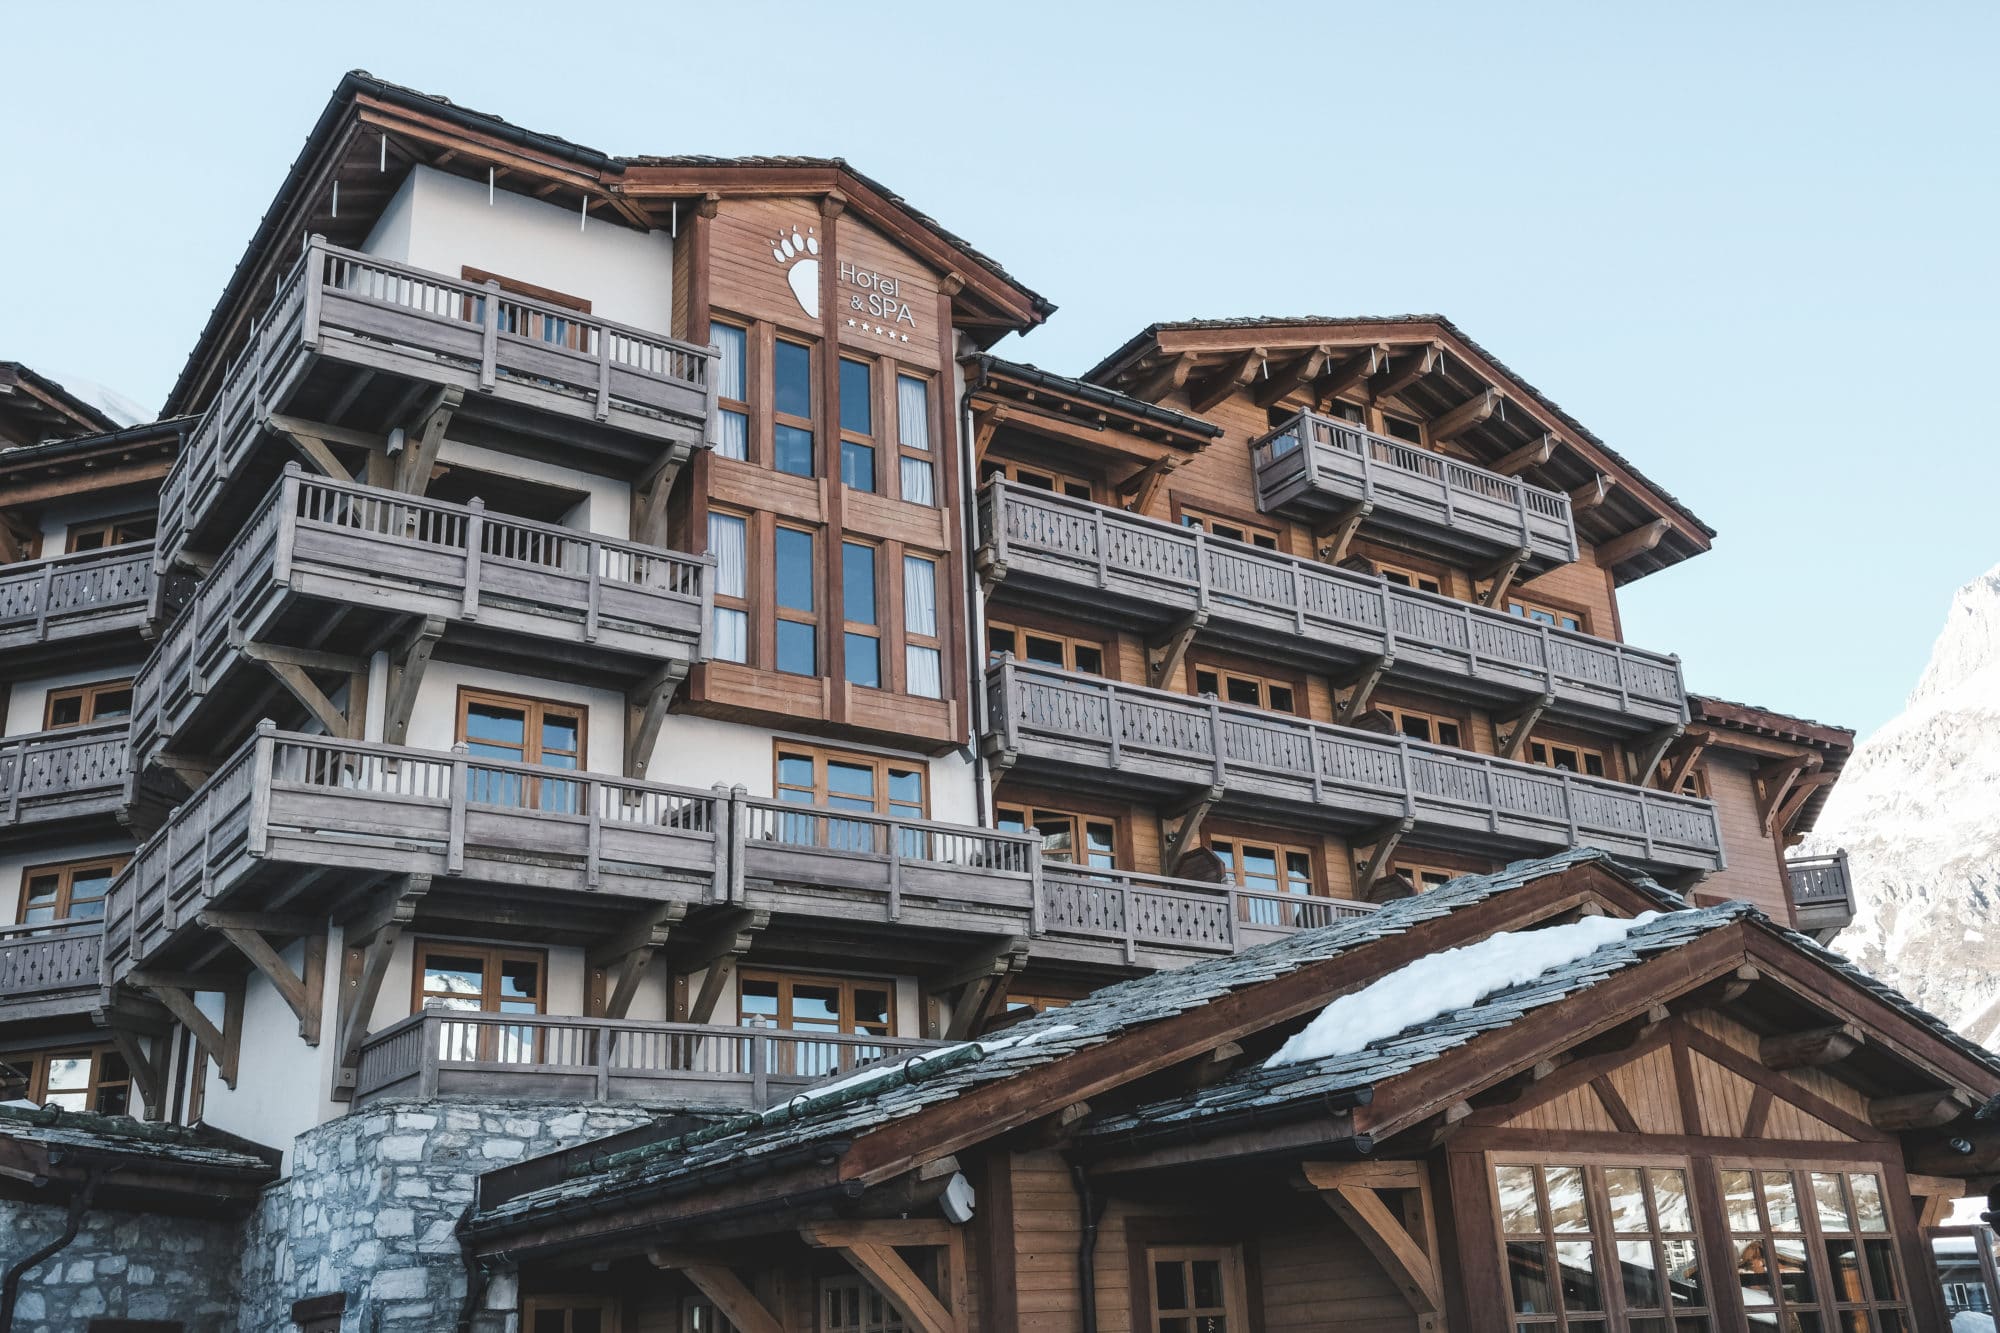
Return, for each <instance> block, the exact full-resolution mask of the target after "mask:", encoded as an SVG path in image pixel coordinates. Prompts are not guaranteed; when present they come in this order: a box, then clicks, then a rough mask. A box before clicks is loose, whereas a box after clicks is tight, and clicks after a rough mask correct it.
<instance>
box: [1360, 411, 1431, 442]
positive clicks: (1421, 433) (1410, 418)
mask: <svg viewBox="0 0 2000 1333" xmlns="http://www.w3.org/2000/svg"><path fill="white" fill-rule="evenodd" d="M1368 416H1369V426H1368V429H1370V430H1372V431H1373V432H1375V434H1377V435H1380V436H1381V437H1382V438H1383V439H1385V440H1394V441H1395V442H1396V443H1397V444H1407V445H1409V446H1410V447H1411V448H1413V449H1429V450H1431V451H1432V452H1433V453H1442V452H1443V451H1442V450H1440V449H1437V448H1435V447H1434V446H1433V445H1432V444H1431V423H1430V422H1428V421H1426V420H1424V419H1423V417H1422V416H1420V415H1419V414H1417V413H1415V412H1391V411H1388V410H1387V409H1385V408H1381V407H1373V408H1370V409H1369V412H1368ZM1391 421H1400V422H1402V423H1403V424H1404V425H1406V426H1410V427H1412V428H1414V429H1415V430H1416V432H1417V438H1416V439H1414V440H1409V439H1405V438H1403V437H1402V436H1401V435H1398V434H1396V432H1394V431H1393V430H1390V429H1389V423H1390V422H1391Z"/></svg>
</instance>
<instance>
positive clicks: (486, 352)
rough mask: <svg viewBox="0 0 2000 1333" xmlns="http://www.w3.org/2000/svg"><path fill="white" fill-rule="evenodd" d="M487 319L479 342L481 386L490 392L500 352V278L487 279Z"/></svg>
mask: <svg viewBox="0 0 2000 1333" xmlns="http://www.w3.org/2000/svg"><path fill="white" fill-rule="evenodd" d="M485 303H486V321H485V328H484V329H483V330H482V335H481V337H480V342H479V387H480V388H481V389H482V390H484V391H486V392H488V393H490V392H492V390H493V384H494V381H495V378H496V370H497V365H498V361H499V352H500V280H499V279H497V278H488V279H487V280H486V297H485Z"/></svg>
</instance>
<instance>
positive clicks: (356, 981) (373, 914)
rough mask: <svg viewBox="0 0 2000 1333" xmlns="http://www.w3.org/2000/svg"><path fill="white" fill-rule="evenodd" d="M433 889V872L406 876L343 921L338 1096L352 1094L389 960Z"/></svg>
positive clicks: (336, 1034) (337, 1022)
mask: <svg viewBox="0 0 2000 1333" xmlns="http://www.w3.org/2000/svg"><path fill="white" fill-rule="evenodd" d="M430 888H431V877H430V876H429V875H405V876H404V877H403V882H402V883H401V885H399V886H397V887H396V888H395V889H392V890H391V891H389V892H387V893H384V894H382V895H381V896H380V897H378V898H377V899H376V901H375V902H374V903H373V904H371V905H370V906H369V907H367V908H365V909H363V911H362V912H361V913H360V914H359V915H357V916H353V917H350V918H348V919H347V920H346V921H345V922H343V923H342V933H341V943H342V945H343V946H344V947H343V948H342V954H343V957H342V960H341V968H340V992H341V998H340V1003H339V1013H338V1014H336V1015H335V1020H334V1043H335V1046H336V1047H337V1049H336V1050H335V1051H334V1091H333V1095H334V1096H335V1097H336V1098H339V1099H341V1100H346V1099H347V1098H350V1097H352V1096H353V1095H354V1075H355V1069H356V1066H357V1065H358V1064H359V1063H360V1060H361V1042H362V1039H363V1038H365V1037H366V1036H367V1035H368V1019H369V1016H370V1015H371V1014H372V1013H374V1011H375V999H376V997H377V996H379V995H380V994H381V993H382V979H383V978H384V977H386V976H387V975H388V974H389V959H390V957H391V956H392V955H393V954H394V953H395V951H396V941H397V940H398V939H400V938H401V937H402V934H403V927H405V926H407V925H409V924H410V923H411V922H412V921H414V920H416V916H417V906H418V904H419V903H421V902H422V901H423V897H424V895H425V894H427V893H429V892H430Z"/></svg>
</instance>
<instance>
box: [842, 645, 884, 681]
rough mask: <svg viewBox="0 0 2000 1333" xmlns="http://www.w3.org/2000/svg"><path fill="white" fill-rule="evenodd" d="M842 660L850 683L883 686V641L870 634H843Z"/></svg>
mask: <svg viewBox="0 0 2000 1333" xmlns="http://www.w3.org/2000/svg"><path fill="white" fill-rule="evenodd" d="M842 660H843V662H844V664H845V666H846V668H847V679H848V683H849V684H853V685H859V686H862V687H863V688H865V689H870V690H879V689H881V688H882V641H881V640H880V639H877V638H875V637H874V636H872V635H868V634H853V633H849V634H847V635H844V636H843V651H842Z"/></svg>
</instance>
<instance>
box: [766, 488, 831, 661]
mask: <svg viewBox="0 0 2000 1333" xmlns="http://www.w3.org/2000/svg"><path fill="white" fill-rule="evenodd" d="M780 532H796V533H799V534H801V535H803V536H804V537H805V538H806V539H807V540H808V541H810V542H811V543H812V557H811V559H809V560H808V561H807V562H806V564H807V566H808V575H809V579H810V582H811V584H812V591H813V606H812V610H810V611H801V610H800V609H799V608H797V607H794V606H781V605H779V603H778V534H779V533H780ZM825 544H826V530H825V529H823V528H817V527H811V526H808V525H806V524H804V523H790V522H779V523H775V524H773V525H772V526H771V580H770V586H771V620H770V623H771V669H772V670H773V671H776V672H779V673H780V674H783V675H787V676H796V677H798V678H799V679H800V680H820V679H824V678H825V676H826V674H827V669H828V667H829V666H830V665H831V658H830V657H829V655H828V654H829V652H830V648H829V645H828V644H827V642H826V626H825V625H824V624H822V623H821V621H820V614H821V612H822V611H823V610H824V608H825V606H826V602H827V590H826V588H825V587H824V586H822V580H821V578H820V576H819V565H820V562H821V560H822V559H823V558H824V557H825V555H826V552H825V549H824V548H825ZM780 621H786V622H789V623H791V624H794V625H811V626H812V627H813V671H812V674H811V675H807V674H806V673H804V672H799V671H787V670H786V669H785V668H784V667H782V666H780V665H779V664H778V661H779V657H780V652H779V646H778V622H780Z"/></svg>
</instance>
